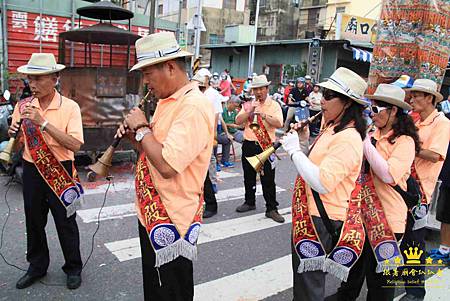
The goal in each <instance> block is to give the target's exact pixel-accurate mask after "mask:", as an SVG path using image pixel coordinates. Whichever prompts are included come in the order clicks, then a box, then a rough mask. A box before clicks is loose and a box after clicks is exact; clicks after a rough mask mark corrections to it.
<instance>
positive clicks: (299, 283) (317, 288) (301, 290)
mask: <svg viewBox="0 0 450 301" xmlns="http://www.w3.org/2000/svg"><path fill="white" fill-rule="evenodd" d="M312 221H313V223H314V226H315V228H316V231H317V235H318V236H319V238H320V241H321V242H322V246H323V248H324V249H325V252H326V253H327V254H328V253H330V252H331V250H332V249H333V248H334V245H333V241H332V238H331V235H330V233H329V232H328V230H327V228H325V225H324V224H323V221H322V219H321V218H319V217H317V216H313V217H312ZM331 224H332V225H333V227H334V228H335V229H338V230H339V232H340V229H341V228H342V225H343V223H342V222H341V221H336V220H331ZM291 249H292V270H293V274H294V275H293V277H294V299H293V300H294V301H319V300H320V301H322V300H324V298H325V277H326V274H327V273H325V272H322V271H312V272H303V273H301V274H299V273H297V270H298V266H299V265H300V259H299V258H298V255H297V253H296V252H295V249H294V244H293V243H291Z"/></svg>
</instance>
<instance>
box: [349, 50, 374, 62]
mask: <svg viewBox="0 0 450 301" xmlns="http://www.w3.org/2000/svg"><path fill="white" fill-rule="evenodd" d="M352 51H353V59H354V60H356V61H363V62H367V63H370V62H371V61H372V53H371V52H369V51H367V50H362V49H359V48H355V47H352Z"/></svg>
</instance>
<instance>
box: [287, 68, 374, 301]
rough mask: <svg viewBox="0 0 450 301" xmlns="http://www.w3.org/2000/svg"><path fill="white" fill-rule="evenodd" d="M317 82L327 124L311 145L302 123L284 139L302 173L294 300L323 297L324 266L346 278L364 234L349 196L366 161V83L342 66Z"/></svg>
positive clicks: (295, 210) (296, 203) (296, 207)
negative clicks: (364, 146)
mask: <svg viewBox="0 0 450 301" xmlns="http://www.w3.org/2000/svg"><path fill="white" fill-rule="evenodd" d="M319 86H321V87H322V88H323V89H324V90H323V98H322V100H321V108H322V114H323V119H324V125H325V127H324V129H323V130H322V132H321V133H320V134H319V136H318V137H317V139H316V140H315V142H314V143H313V145H312V146H311V147H310V146H309V138H310V137H309V136H310V135H309V130H308V127H303V129H302V130H300V126H301V125H300V124H297V125H295V126H294V127H293V129H294V131H291V132H290V133H289V134H287V135H286V136H285V137H283V138H282V139H281V143H282V145H283V148H284V149H285V150H286V151H287V152H288V154H289V155H290V157H291V160H292V161H293V164H294V165H295V167H296V169H297V171H298V174H299V176H298V177H297V180H296V182H295V188H294V195H293V200H292V217H293V221H292V227H293V228H292V242H293V243H292V266H293V274H294V300H302V301H303V300H314V301H316V300H323V299H324V297H325V296H324V294H325V275H326V272H329V273H331V274H333V275H335V276H336V277H339V278H340V279H342V280H345V279H346V278H347V276H348V273H349V270H350V268H351V266H352V265H353V264H354V263H355V262H356V261H357V259H358V257H359V255H360V250H358V244H360V245H362V242H361V241H362V240H363V239H364V238H363V236H364V230H363V228H362V225H358V224H356V222H357V221H358V220H359V219H360V217H359V209H358V205H357V203H356V202H352V201H351V200H352V192H353V190H354V189H355V187H356V186H357V185H356V180H357V178H358V175H359V174H360V170H361V166H362V161H363V140H364V138H365V136H366V128H367V125H366V121H365V119H364V118H363V115H362V112H363V110H364V107H365V106H366V105H367V102H366V101H364V100H363V94H364V92H365V90H366V88H367V84H366V82H365V81H364V80H363V79H362V78H361V77H360V76H359V75H357V74H356V73H354V72H353V71H351V70H349V69H346V68H339V69H337V70H336V71H335V72H334V73H333V74H332V75H331V77H330V78H329V79H328V80H327V81H326V82H323V83H320V84H319ZM295 130H298V132H297V131H295ZM353 224H354V225H353ZM352 225H353V226H352ZM339 233H342V234H341V235H339ZM349 235H351V236H352V237H353V238H354V239H353V240H350V239H348V237H349Z"/></svg>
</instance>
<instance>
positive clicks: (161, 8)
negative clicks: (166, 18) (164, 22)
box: [158, 4, 163, 15]
mask: <svg viewBox="0 0 450 301" xmlns="http://www.w3.org/2000/svg"><path fill="white" fill-rule="evenodd" d="M162 14H163V5H162V4H160V5H158V15H162Z"/></svg>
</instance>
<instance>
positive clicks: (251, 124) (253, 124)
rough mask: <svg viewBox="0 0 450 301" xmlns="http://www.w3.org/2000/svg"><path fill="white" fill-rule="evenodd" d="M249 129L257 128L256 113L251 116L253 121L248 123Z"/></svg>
mask: <svg viewBox="0 0 450 301" xmlns="http://www.w3.org/2000/svg"><path fill="white" fill-rule="evenodd" d="M249 127H250V129H252V130H259V123H258V115H256V114H255V115H254V116H253V121H252V123H250V125H249Z"/></svg>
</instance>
